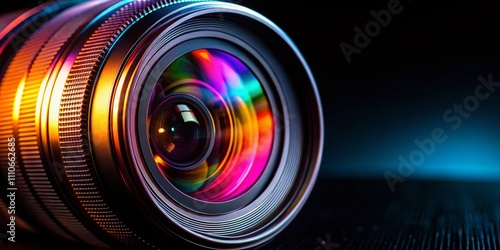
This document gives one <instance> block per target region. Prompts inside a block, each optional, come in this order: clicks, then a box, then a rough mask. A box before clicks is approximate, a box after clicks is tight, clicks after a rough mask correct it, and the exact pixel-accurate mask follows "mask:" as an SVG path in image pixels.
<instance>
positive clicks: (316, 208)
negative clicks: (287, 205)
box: [2, 0, 500, 249]
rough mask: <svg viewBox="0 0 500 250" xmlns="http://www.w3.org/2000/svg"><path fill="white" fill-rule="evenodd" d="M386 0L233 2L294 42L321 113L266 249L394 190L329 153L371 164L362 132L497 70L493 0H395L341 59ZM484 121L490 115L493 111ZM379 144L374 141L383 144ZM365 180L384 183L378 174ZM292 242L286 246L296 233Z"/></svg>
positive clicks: (388, 128) (499, 18)
mask: <svg viewBox="0 0 500 250" xmlns="http://www.w3.org/2000/svg"><path fill="white" fill-rule="evenodd" d="M36 2H37V1H17V2H16V3H14V4H18V5H19V6H15V7H14V6H12V5H11V6H5V5H6V4H5V3H4V4H3V5H4V6H2V12H7V11H10V10H13V9H18V8H19V7H28V6H33V5H36ZM389 2H393V1H389V0H373V1H359V0H352V1H348V0H344V1H323V2H320V1H295V0H292V1H290V0H287V1H285V0H274V1H265V0H243V1H239V3H240V4H242V5H245V6H248V7H250V8H252V9H254V10H256V11H257V12H259V13H261V14H263V15H264V16H266V17H268V18H269V19H270V20H272V21H273V22H275V23H276V24H277V25H278V26H279V27H281V28H282V29H283V30H284V31H285V32H286V33H287V34H288V35H289V36H290V38H291V39H292V40H293V41H294V42H295V43H296V45H297V47H298V48H299V49H300V51H301V52H302V53H303V56H304V57H305V59H306V60H307V62H308V63H309V66H310V68H311V70H312V72H313V74H314V76H315V78H316V81H317V86H318V89H319V92H320V95H321V99H322V104H323V113H324V117H325V132H326V133H325V148H324V152H325V157H324V158H323V159H324V160H323V162H322V164H321V172H320V176H319V180H318V183H319V184H318V186H317V187H316V188H315V190H314V192H313V195H312V197H311V199H310V200H309V201H308V203H307V204H306V209H305V210H304V211H303V212H301V213H300V214H299V217H298V219H297V222H296V223H294V224H292V225H291V227H290V228H287V229H286V230H285V231H284V232H283V234H282V235H280V237H278V238H277V239H276V240H275V241H273V242H272V243H271V245H270V246H269V247H270V248H283V249H285V248H288V247H290V246H291V245H290V243H286V242H287V241H290V239H291V238H292V237H299V238H300V237H302V236H301V235H300V233H297V232H305V231H307V229H308V228H310V230H311V232H310V233H309V234H308V235H307V237H308V238H307V240H302V241H300V242H301V243H300V244H302V245H301V246H304V248H308V247H310V248H311V249H314V248H315V247H317V246H318V243H317V237H323V238H324V235H323V234H324V233H325V232H328V231H329V228H331V229H332V230H333V228H336V226H334V225H321V226H318V225H311V223H314V222H311V221H309V224H307V226H306V225H304V226H302V225H301V224H300V223H302V222H306V221H307V218H310V217H311V218H312V217H314V216H313V215H314V214H315V213H316V214H315V216H316V217H314V218H316V219H317V218H318V217H317V213H320V212H321V213H326V215H325V216H327V217H328V216H330V215H328V206H333V205H331V204H335V203H336V202H338V201H339V200H342V201H343V202H344V205H345V206H347V205H350V204H345V202H352V203H356V204H358V205H359V204H362V205H359V206H365V205H366V207H365V209H366V210H370V209H372V208H374V207H375V206H370V204H364V203H363V201H360V200H357V199H356V197H352V195H354V194H358V193H360V192H361V193H364V194H365V195H372V196H379V197H380V199H378V200H377V202H380V203H383V201H384V200H386V199H388V198H391V196H392V195H393V194H392V193H390V192H389V191H388V189H387V187H386V186H384V185H385V184H384V185H382V186H383V187H382V188H380V189H375V190H366V189H365V190H363V188H362V186H359V185H355V184H353V183H355V179H356V178H355V177H356V174H357V173H358V172H359V171H360V169H362V168H357V169H355V170H350V169H349V167H348V166H347V165H343V161H341V160H337V159H346V158H349V157H350V158H349V159H351V158H352V159H362V160H363V161H364V162H366V165H367V166H370V158H369V157H368V155H367V153H366V152H364V151H363V150H355V149H356V148H357V145H358V143H360V141H363V140H365V139H366V135H367V134H370V133H382V134H384V133H386V134H390V133H392V131H393V130H395V126H396V125H394V124H397V121H399V120H400V119H416V118H415V117H420V116H421V115H422V114H425V113H427V112H432V109H433V107H441V106H443V105H446V104H449V103H450V101H449V100H450V99H451V98H453V97H454V96H458V97H462V96H463V93H464V92H466V91H467V87H469V85H468V83H466V82H470V81H469V80H470V79H474V78H475V77H477V75H478V74H487V73H488V72H489V73H495V72H496V71H498V66H500V63H499V60H498V59H500V49H499V46H500V29H499V28H500V15H499V14H500V2H498V1H472V0H468V1H460V2H459V1H439V2H438V1H420V0H412V1H410V0H401V1H399V3H400V6H401V8H403V9H402V11H401V12H400V13H399V14H396V15H392V17H391V21H390V22H389V24H388V25H387V27H383V28H381V31H380V33H379V34H378V35H377V36H375V37H372V38H371V40H370V42H369V44H368V45H367V46H366V47H365V48H362V49H360V50H361V52H360V53H359V54H353V55H352V58H351V59H352V61H351V63H348V62H347V61H346V58H345V56H344V55H343V54H342V51H341V49H340V47H339V44H340V43H341V42H346V43H349V44H351V45H353V39H354V37H355V31H354V28H355V27H360V28H361V29H364V27H365V25H366V24H367V23H368V22H370V21H373V20H374V19H373V17H372V15H371V14H370V11H372V10H374V11H376V12H378V11H380V10H385V9H387V4H388V3H389ZM21 5H22V6H21ZM418 77H420V78H422V77H423V78H429V79H435V78H436V77H438V78H439V79H450V81H446V80H443V81H439V84H436V81H430V80H429V81H419V82H418V84H415V82H412V81H411V80H412V79H413V78H418ZM463 79H466V80H467V81H462V80H463ZM443 93H446V98H442V99H438V100H435V95H437V96H442V95H443ZM443 99H444V101H443ZM425 100H434V101H432V102H431V103H428V102H425ZM443 102H444V104H443ZM451 103H453V102H451ZM430 110H431V111H430ZM440 110H442V109H440ZM410 113H411V114H412V115H411V116H410V115H409V114H410ZM492 119H493V118H492ZM492 121H493V122H497V120H496V118H495V119H493V120H492ZM388 124H390V125H388ZM415 129H418V128H415ZM374 143H375V142H374ZM378 143H380V144H381V145H380V146H383V143H384V142H378ZM357 171H358V172H357ZM359 175H360V176H363V173H361V172H359ZM369 179H381V180H382V182H383V181H384V180H383V175H382V172H381V173H380V174H379V175H375V176H370V178H369ZM339 183H340V184H339ZM345 183H347V184H345ZM339 185H340V186H339ZM342 185H343V186H342ZM345 185H348V186H349V185H350V186H349V188H346V186H345ZM340 187H341V188H342V189H340ZM349 197H350V198H349ZM325 211H326V212H325ZM365 212H366V211H365ZM360 214H363V211H361V212H360ZM328 218H330V217H328ZM360 220H361V218H360ZM318 223H320V222H318ZM304 241H306V243H304ZM291 242H294V244H295V243H296V242H297V239H296V238H295V239H294V240H292V241H291ZM309 242H310V243H309ZM287 244H288V245H287ZM296 246H297V245H296ZM321 249H323V248H321ZM332 249H333V248H332Z"/></svg>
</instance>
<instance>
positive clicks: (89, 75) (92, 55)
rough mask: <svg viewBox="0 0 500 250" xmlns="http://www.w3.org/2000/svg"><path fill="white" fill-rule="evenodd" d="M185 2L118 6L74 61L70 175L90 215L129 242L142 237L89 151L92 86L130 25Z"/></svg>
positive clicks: (63, 143)
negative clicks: (118, 210)
mask: <svg viewBox="0 0 500 250" xmlns="http://www.w3.org/2000/svg"><path fill="white" fill-rule="evenodd" d="M181 2H191V1H168V0H162V1H155V0H149V1H134V2H130V3H128V4H126V5H124V6H123V7H121V8H119V9H118V10H117V11H116V12H115V13H114V14H113V15H111V16H110V17H109V18H108V19H107V20H105V21H104V22H102V24H101V25H100V26H99V27H98V28H97V29H96V30H95V31H94V32H93V34H92V35H91V36H90V38H89V39H88V40H87V41H86V42H85V44H84V46H83V48H82V49H81V50H80V52H79V53H78V55H77V56H76V59H75V60H74V63H73V66H72V67H71V70H70V72H69V75H68V77H67V81H66V83H65V86H64V90H63V93H62V98H61V104H60V109H59V124H58V125H59V135H60V139H59V143H60V150H61V156H62V164H63V166H64V169H65V172H66V177H67V179H68V181H69V183H70V184H71V187H72V189H73V191H74V193H75V194H76V195H77V196H78V200H79V202H80V204H81V206H83V207H84V208H85V210H86V212H87V213H88V215H89V216H90V218H91V219H92V220H93V221H94V222H95V223H96V224H97V225H99V226H100V227H101V229H102V230H104V231H105V232H106V233H108V234H109V235H111V236H113V237H114V238H117V239H119V240H120V241H122V242H124V241H125V242H126V244H127V245H129V246H130V245H131V243H134V242H135V241H141V242H143V240H142V239H141V238H140V237H138V236H136V234H135V233H134V232H132V230H131V229H129V228H128V227H127V226H126V225H125V224H124V223H123V221H122V220H121V219H120V218H119V217H118V216H117V215H116V214H115V213H114V212H113V210H112V209H111V208H110V207H109V206H108V204H107V203H106V202H105V200H104V199H103V192H102V190H101V186H100V185H99V184H98V180H97V178H96V174H95V169H94V167H93V166H92V158H91V155H90V153H89V150H88V147H89V146H88V145H89V141H88V134H87V131H88V127H87V126H88V118H89V117H88V108H89V102H90V96H91V90H92V87H93V82H94V80H95V77H96V72H97V71H98V69H99V66H100V64H101V63H102V60H103V57H104V55H105V54H106V53H107V51H108V50H109V49H110V47H111V45H112V44H113V42H114V41H115V40H116V39H117V38H118V36H119V35H120V34H121V33H122V32H123V31H124V30H125V29H126V28H127V27H128V26H129V25H131V24H132V23H133V22H135V21H137V20H138V19H140V18H142V17H144V16H145V15H147V14H149V13H151V12H152V11H154V10H156V9H159V8H164V7H167V6H170V5H172V4H176V3H181ZM192 2H194V1H192ZM146 244H147V243H146ZM132 245H135V244H132Z"/></svg>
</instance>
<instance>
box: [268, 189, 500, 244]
mask: <svg viewBox="0 0 500 250" xmlns="http://www.w3.org/2000/svg"><path fill="white" fill-rule="evenodd" d="M499 187H500V183H488V182H441V181H407V182H405V183H404V184H402V185H401V186H400V187H399V188H398V189H396V191H395V192H394V193H392V192H391V191H390V190H389V188H388V186H387V184H386V183H385V182H384V181H355V180H351V181H349V180H343V181H341V180H323V181H320V182H319V183H318V185H317V187H316V189H315V191H314V193H313V195H312V197H311V199H310V202H309V203H307V205H306V206H305V207H304V209H303V211H302V213H301V214H300V216H299V217H298V218H297V219H296V220H295V221H294V222H293V223H292V224H291V225H290V227H289V228H288V229H287V230H286V231H285V232H284V233H283V234H282V235H281V236H279V237H278V238H276V239H275V240H274V242H273V243H272V244H270V245H269V247H270V249H398V250H399V249H408V250H409V249H439V250H441V249H470V250H479V249H497V248H500V220H499V218H500V193H499V192H500V191H499Z"/></svg>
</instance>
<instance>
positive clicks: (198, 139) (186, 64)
mask: <svg viewBox="0 0 500 250" xmlns="http://www.w3.org/2000/svg"><path fill="white" fill-rule="evenodd" d="M152 95H153V96H152V98H151V102H150V104H149V107H150V108H149V112H148V122H149V125H148V127H149V141H150V145H151V150H152V153H153V157H154V159H155V162H156V164H157V166H158V168H159V169H160V170H161V172H162V173H163V175H164V176H165V178H167V179H168V180H169V181H170V182H171V183H172V184H173V186H175V187H176V188H177V189H178V190H180V191H181V192H183V193H185V194H187V195H189V196H191V197H193V198H196V199H199V200H203V201H207V202H224V201H229V200H232V199H234V198H237V197H239V196H240V195H242V194H243V193H245V192H246V191H248V190H249V189H250V188H251V187H252V186H253V185H254V184H255V183H256V182H257V180H258V179H259V178H260V176H261V175H262V173H263V171H264V170H265V168H266V166H267V165H268V161H269V159H270V155H271V150H272V145H273V138H274V133H275V131H274V121H273V114H272V112H271V105H270V102H269V100H268V98H267V96H266V94H265V91H264V88H263V86H262V85H261V82H260V81H259V80H258V79H257V77H256V76H255V75H254V73H252V71H251V70H250V69H249V67H247V66H246V65H245V64H244V63H243V62H242V61H241V60H239V59H238V58H236V57H235V56H233V55H231V54H229V53H227V52H224V51H221V50H215V49H199V50H195V51H192V52H189V53H187V54H184V55H182V56H181V57H179V58H177V59H176V60H174V61H173V62H172V63H171V64H170V65H169V67H168V68H167V69H166V70H165V71H164V72H163V74H162V76H161V77H160V79H159V80H158V82H157V84H156V86H155V89H154V90H153V93H152Z"/></svg>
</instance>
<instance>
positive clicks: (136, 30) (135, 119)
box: [0, 0, 323, 249]
mask: <svg viewBox="0 0 500 250" xmlns="http://www.w3.org/2000/svg"><path fill="white" fill-rule="evenodd" d="M1 20H4V21H3V22H4V23H2V25H0V26H3V27H5V28H4V29H3V30H2V31H1V33H0V61H1V62H2V64H1V65H0V99H1V100H2V102H1V103H0V142H2V143H4V144H5V145H4V146H2V145H0V167H1V176H0V177H1V179H0V183H2V186H3V187H7V189H6V188H2V191H1V192H2V194H1V198H2V199H3V204H1V206H0V207H2V212H3V215H2V216H1V217H2V218H9V217H10V216H12V214H10V212H9V211H10V210H9V209H5V210H4V209H3V208H5V207H9V204H10V203H11V199H10V198H9V196H8V195H11V194H15V217H16V221H17V222H18V225H19V226H21V225H22V224H23V222H25V223H24V224H26V225H25V227H26V228H30V229H31V230H33V231H36V232H38V233H46V232H50V233H51V234H55V235H57V236H59V237H61V238H64V239H66V240H70V241H75V242H82V243H84V244H88V245H89V246H93V247H96V248H105V249H107V248H119V249H121V248H130V249H150V248H151V249H160V248H172V247H173V246H176V245H178V244H180V245H184V244H187V245H185V246H187V247H200V248H211V249H234V248H251V247H255V246H258V245H261V244H264V243H266V242H268V241H270V240H271V239H272V238H273V237H274V236H276V235H277V234H278V233H279V232H281V231H282V230H283V229H284V228H285V226H286V225H287V224H289V223H290V222H291V220H293V218H294V217H295V216H296V215H297V214H298V212H299V211H300V208H301V207H302V206H303V204H304V203H305V202H306V200H307V197H308V195H309V193H310V192H311V190H312V188H313V186H314V182H315V180H316V176H317V173H318V170H319V163H320V159H321V154H322V148H323V118H322V111H321V104H320V99H319V94H318V91H317V89H316V84H315V81H314V78H313V76H312V73H311V71H310V69H309V68H308V65H307V63H306V61H305V60H304V58H303V56H302V55H301V54H300V52H299V50H298V49H297V48H296V46H295V45H294V43H293V42H292V41H291V40H290V39H289V37H287V35H286V34H285V33H284V32H283V31H282V30H281V29H279V28H278V27H277V26H276V25H275V24H273V23H272V22H271V21H270V20H268V19H267V18H265V17H263V16H262V15H260V14H258V13H256V12H255V11H252V10H250V9H248V8H246V7H244V6H241V5H238V4H233V3H229V2H222V1H199V0H183V1H169V0H143V1H139V0H135V1H132V0H128V1H118V0H102V1H101V0H96V1H76V0H75V1H73V0H70V1H53V2H48V3H45V4H42V5H40V6H37V7H35V8H33V9H31V10H28V11H25V12H22V13H20V14H19V15H18V16H17V18H12V15H10V16H8V17H7V16H6V17H5V18H0V21H1ZM6 20H8V22H9V23H6V22H7V21H6ZM5 192H7V193H5ZM2 223H3V221H2Z"/></svg>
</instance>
